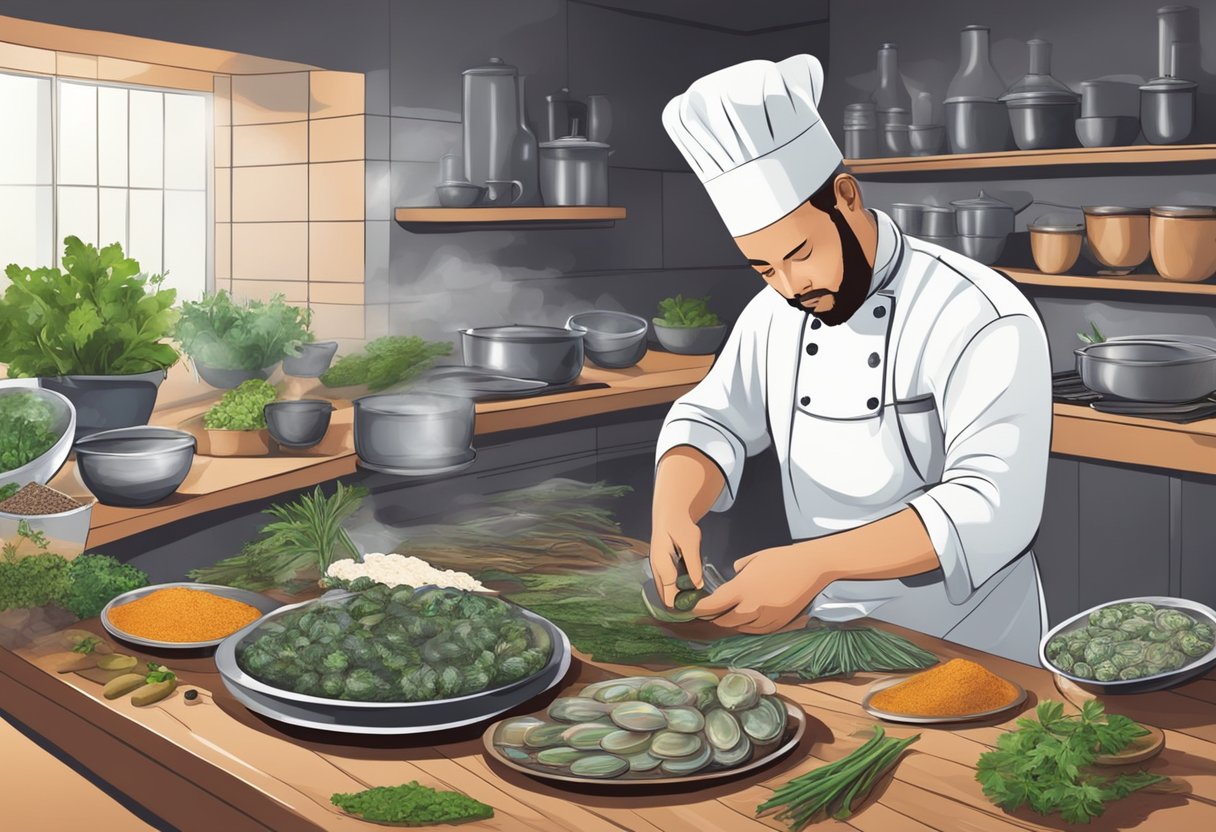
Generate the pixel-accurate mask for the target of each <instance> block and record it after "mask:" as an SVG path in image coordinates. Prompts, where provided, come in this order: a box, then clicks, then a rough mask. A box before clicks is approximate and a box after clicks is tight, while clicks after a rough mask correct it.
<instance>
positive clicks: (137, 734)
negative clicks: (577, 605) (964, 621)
mask: <svg viewBox="0 0 1216 832" xmlns="http://www.w3.org/2000/svg"><path fill="white" fill-rule="evenodd" d="M85 626H90V627H92V628H94V629H95V628H96V626H97V622H96V621H92V622H89V623H88V624H86V625H85ZM880 626H883V627H887V625H880ZM889 629H892V630H896V631H898V632H901V633H902V634H904V635H905V636H908V637H909V638H911V639H912V640H913V641H914V642H916V643H918V644H920V645H922V646H924V647H925V648H927V649H930V650H932V651H933V652H935V653H937V654H938V655H939V656H940V657H941V658H943V659H949V658H953V657H966V658H971V659H975V660H978V661H982V662H983V663H984V664H985V665H986V666H987V667H988V668H989V669H991V670H993V671H994V672H996V673H999V674H1002V675H1004V676H1006V677H1007V678H1010V679H1013V680H1015V681H1017V682H1018V683H1019V684H1021V685H1022V686H1023V687H1025V688H1026V689H1027V690H1028V691H1029V692H1030V698H1029V700H1028V702H1027V704H1026V706H1025V709H1026V710H1027V711H1029V710H1031V709H1033V707H1034V705H1035V704H1037V703H1038V702H1040V701H1042V700H1044V699H1048V698H1050V699H1056V700H1061V699H1062V697H1061V695H1060V694H1059V692H1058V691H1057V690H1056V689H1055V687H1054V684H1053V678H1052V676H1051V675H1050V674H1049V673H1047V672H1046V671H1044V670H1042V669H1039V668H1033V667H1029V666H1026V665H1022V664H1018V663H1016V662H1012V661H1008V660H1005V659H999V658H995V657H992V656H988V655H985V654H983V653H980V652H979V651H976V650H971V649H968V648H964V647H960V646H957V645H953V644H949V643H947V642H943V641H940V640H938V639H935V638H932V637H929V636H924V635H920V634H917V633H911V632H908V631H904V630H900V629H899V628H894V627H891V628H889ZM580 658H581V657H580ZM27 659H28V660H27ZM162 660H163V661H168V663H169V664H170V665H171V666H172V667H173V668H174V669H176V670H178V671H179V674H180V676H181V678H182V681H183V683H184V685H186V686H191V687H197V688H199V689H200V692H201V696H200V697H199V698H198V699H197V700H196V701H195V702H194V703H188V702H186V701H185V699H184V698H183V697H182V695H181V690H182V689H181V688H179V692H177V693H175V694H174V695H173V696H172V697H170V698H169V699H167V700H165V701H164V702H163V703H159V704H157V705H154V706H150V707H147V708H143V709H137V708H135V707H134V706H132V705H131V704H130V703H129V702H128V701H126V700H125V699H120V700H116V701H113V702H110V701H107V700H105V699H103V698H102V696H101V685H99V684H97V683H94V682H92V681H89V680H87V679H84V678H82V677H80V676H77V675H75V674H67V675H57V674H54V673H52V672H51V671H50V670H47V669H44V668H42V667H41V666H39V665H38V664H37V662H38V661H40V660H39V659H37V658H33V657H30V656H29V654H27V653H25V652H24V651H18V652H16V653H14V652H10V651H7V650H0V701H3V702H4V703H5V705H4V706H5V709H6V710H7V711H9V712H10V713H12V714H13V716H14V717H15V718H17V719H19V720H21V721H22V722H24V723H25V724H27V725H29V726H30V727H31V728H33V729H34V730H35V731H37V732H39V733H41V734H43V735H44V736H45V737H47V739H49V740H50V741H51V742H53V743H56V744H58V745H59V746H61V747H62V748H64V750H65V751H67V752H68V753H69V754H71V755H73V756H74V757H75V758H76V759H78V760H79V761H80V762H81V763H82V764H84V765H85V766H87V767H88V768H90V769H92V770H93V771H95V772H97V773H98V774H99V775H100V776H101V777H103V778H104V779H106V780H107V781H109V782H110V784H111V785H113V786H114V787H115V788H117V789H118V790H120V791H122V792H125V793H127V794H130V795H131V796H132V797H133V798H134V799H135V800H136V801H138V802H139V803H141V804H142V805H144V806H146V807H147V808H148V809H149V810H150V811H152V812H154V813H155V814H156V815H158V816H159V817H161V818H163V819H164V820H165V821H167V822H169V823H171V824H173V825H174V826H176V827H178V828H181V829H183V830H194V829H200V830H212V829H216V828H224V829H225V830H229V832H239V831H240V830H270V829H273V830H276V832H279V831H280V830H297V829H298V830H320V829H326V830H345V829H350V830H356V829H369V828H372V827H369V826H367V825H366V824H364V823H362V822H360V821H357V820H353V819H350V818H347V817H344V816H342V815H339V814H338V813H337V811H336V809H335V808H334V807H333V806H332V805H330V803H329V796H330V795H331V794H332V793H334V792H339V791H347V792H349V791H357V790H359V789H363V788H367V787H369V786H373V785H395V784H399V783H402V782H408V781H410V780H417V781H418V782H420V783H422V784H424V785H429V786H432V787H435V788H440V789H456V790H460V791H462V792H464V793H466V794H468V795H470V796H471V797H474V798H476V799H478V800H481V801H483V802H485V803H488V804H490V805H491V806H493V807H494V810H495V817H494V818H493V819H492V820H490V821H486V822H483V823H479V824H471V825H469V826H468V828H469V829H486V830H570V831H571V832H589V830H605V831H607V830H621V829H627V830H645V832H657V830H663V832H708V830H722V832H727V830H729V831H730V832H736V830H757V831H759V830H763V829H766V828H771V829H783V828H784V827H783V826H782V825H781V824H779V823H777V822H775V821H773V820H772V819H771V818H762V819H759V820H757V819H756V818H755V817H754V815H755V808H756V806H757V805H759V804H760V803H761V802H762V801H763V800H765V799H766V798H767V797H768V796H769V794H771V792H772V790H773V789H774V788H775V787H776V786H777V785H779V784H781V783H783V782H785V781H786V780H788V779H789V778H791V777H793V776H796V775H798V774H802V773H804V772H806V771H808V770H810V769H813V768H815V767H817V766H819V765H821V764H823V763H824V762H826V761H831V760H835V759H839V758H840V757H842V756H844V755H845V754H847V753H848V752H850V751H852V750H853V749H855V748H857V747H858V746H859V745H860V744H861V743H862V742H864V740H865V739H866V738H867V737H868V736H869V734H870V732H871V727H872V726H873V725H874V724H875V722H876V720H875V719H874V718H872V717H870V716H869V715H867V714H866V713H865V712H863V711H862V710H861V708H860V705H859V703H860V701H861V698H862V696H863V695H864V693H865V692H866V690H867V688H868V687H869V686H870V684H871V683H872V682H873V681H874V680H875V679H877V678H880V676H879V675H877V674H862V675H859V676H858V677H856V678H854V679H851V680H829V681H823V682H816V683H806V684H798V685H794V684H781V685H779V688H780V692H781V693H782V694H783V695H784V696H786V697H789V698H790V699H792V700H793V701H795V702H797V703H798V704H800V705H801V706H802V707H803V708H804V709H805V711H806V713H807V715H808V717H809V719H808V730H807V736H806V737H805V738H804V740H803V742H802V743H801V744H800V745H799V747H798V748H796V749H795V750H794V751H793V753H792V754H790V755H789V756H788V757H787V758H785V759H784V760H782V761H780V762H778V763H775V764H774V765H772V766H771V767H768V768H766V769H764V770H762V771H760V772H757V773H755V774H753V775H751V776H747V777H743V778H741V779H738V780H734V781H730V782H726V783H722V784H718V785H713V786H710V787H708V788H702V789H686V790H682V791H676V792H660V793H655V792H654V791H653V790H652V791H650V792H648V793H639V794H634V795H629V796H622V795H613V794H611V793H606V792H598V793H597V792H588V791H567V790H563V789H559V788H556V787H554V786H552V785H546V784H543V783H541V782H540V781H536V780H533V779H531V778H529V777H527V776H524V775H521V774H518V773H516V772H513V771H510V770H508V769H506V768H503V767H502V766H500V765H498V764H497V763H494V762H490V761H488V760H487V759H486V758H485V756H484V755H483V753H482V749H481V742H480V735H481V730H482V729H481V728H478V727H471V728H469V729H464V730H460V731H455V732H448V733H445V734H443V735H441V736H420V737H402V738H386V737H366V738H357V739H352V738H350V737H347V736H345V735H323V734H321V733H319V732H310V731H305V730H302V729H293V728H290V727H287V726H281V725H279V724H277V723H272V722H269V721H265V720H262V719H260V718H258V717H256V716H254V715H252V714H251V713H250V712H248V711H247V710H245V709H244V708H243V707H241V706H240V705H239V704H237V703H236V702H235V701H234V700H232V698H231V697H230V695H229V694H228V693H227V691H226V689H224V687H223V686H222V683H221V682H220V680H219V678H218V674H217V673H216V671H215V669H214V664H213V663H212V661H211V660H210V659H208V658H198V659H181V660H169V659H162ZM637 670H638V669H636V668H631V667H622V666H596V665H595V664H594V663H591V662H588V661H586V660H585V659H584V660H583V661H576V662H575V664H574V667H573V668H572V670H571V673H570V674H569V675H568V676H567V678H566V679H565V680H564V681H563V683H562V686H561V687H563V688H564V687H569V686H570V685H572V684H574V683H575V682H582V681H590V680H592V679H598V678H604V677H605V676H606V675H612V674H622V675H624V674H632V673H634V672H637ZM542 704H543V702H542ZM1107 704H1108V707H1110V708H1111V709H1112V710H1114V711H1117V712H1119V713H1125V714H1127V715H1129V716H1131V717H1132V718H1134V719H1137V720H1139V721H1142V722H1145V723H1148V724H1151V725H1155V726H1157V727H1160V728H1162V729H1164V731H1165V735H1166V748H1165V750H1164V752H1162V754H1161V755H1160V756H1159V757H1157V758H1155V759H1153V760H1152V761H1150V762H1149V763H1147V764H1146V767H1147V768H1148V769H1149V770H1150V771H1153V772H1158V773H1161V774H1165V775H1168V776H1169V777H1171V778H1174V781H1175V783H1174V785H1173V787H1172V788H1171V789H1170V790H1168V791H1163V792H1158V793H1144V792H1142V793H1136V794H1134V795H1132V796H1131V797H1129V798H1127V799H1125V800H1122V801H1119V802H1117V803H1114V804H1112V805H1111V806H1110V807H1109V808H1108V809H1107V811H1106V814H1105V815H1104V816H1103V817H1102V818H1101V820H1099V821H1096V822H1095V823H1094V824H1093V826H1094V828H1095V829H1128V828H1132V827H1134V828H1136V829H1137V830H1142V831H1143V832H1156V830H1161V831H1162V832H1174V830H1179V829H1203V828H1211V826H1212V824H1214V823H1216V725H1214V724H1213V722H1214V720H1213V717H1214V716H1216V676H1209V677H1207V678H1204V679H1200V680H1197V681H1193V682H1191V683H1189V684H1186V685H1183V686H1181V687H1179V688H1176V689H1174V690H1172V691H1168V692H1159V693H1152V694H1142V695H1136V696H1122V697H1109V698H1108V701H1107ZM533 707H536V706H535V705H533ZM1013 725H1014V717H1013V716H1010V717H1009V718H1008V719H1005V720H1003V721H1001V722H999V723H979V724H974V725H963V726H951V727H949V728H932V727H923V726H922V727H916V726H901V725H894V724H892V725H888V726H886V727H887V730H888V732H889V733H890V734H891V735H893V736H897V737H903V736H908V735H910V734H914V733H920V734H921V735H922V736H921V739H920V741H919V742H918V743H916V744H915V745H914V746H912V748H911V750H910V752H909V753H908V754H907V755H906V756H905V757H904V758H903V759H902V760H901V761H900V762H899V764H898V766H897V767H896V769H895V772H894V776H893V777H888V778H887V779H886V781H885V782H884V783H882V784H880V785H879V786H878V788H877V790H876V793H875V796H874V797H872V798H871V799H870V800H868V801H867V802H866V804H864V805H863V806H862V808H861V810H860V811H859V812H858V813H857V814H855V815H854V816H853V817H852V818H850V819H849V820H848V822H840V821H826V822H824V823H823V824H822V826H823V827H833V828H841V829H857V830H881V832H895V830H934V829H936V830H943V832H954V830H959V829H971V830H990V832H999V830H1006V829H1008V830H1026V829H1031V830H1045V829H1059V828H1061V826H1060V825H1059V820H1058V817H1054V818H1052V819H1044V818H1039V817H1038V816H1035V815H1033V814H1031V813H1029V812H1028V811H1026V810H1021V811H1019V812H1017V813H1016V814H1013V815H1007V814H1005V813H1004V812H1002V811H1001V810H1000V809H997V808H996V807H994V806H993V805H992V804H991V803H989V802H988V801H987V800H986V799H985V798H984V797H983V795H982V793H981V791H980V786H979V784H978V783H977V782H976V781H975V778H974V774H975V762H976V760H977V759H978V757H979V755H980V754H981V753H982V752H984V751H986V750H988V749H989V748H992V747H993V746H994V745H995V743H996V740H997V738H998V737H1000V736H1001V734H1002V733H1003V732H1005V731H1008V730H1010V728H1011V727H1013ZM58 797H61V796H55V795H46V796H45V798H44V801H45V802H46V805H47V806H48V812H53V801H54V799H57V798H58ZM817 828H819V827H817Z"/></svg>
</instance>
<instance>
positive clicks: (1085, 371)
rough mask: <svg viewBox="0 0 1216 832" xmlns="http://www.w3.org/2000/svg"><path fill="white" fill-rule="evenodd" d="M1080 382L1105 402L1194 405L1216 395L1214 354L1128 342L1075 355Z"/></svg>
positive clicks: (1175, 344)
mask: <svg viewBox="0 0 1216 832" xmlns="http://www.w3.org/2000/svg"><path fill="white" fill-rule="evenodd" d="M1074 353H1075V354H1076V356H1077V372H1078V373H1080V375H1081V382H1082V383H1083V384H1084V385H1085V386H1086V387H1088V388H1089V389H1090V390H1093V391H1094V392H1095V393H1101V394H1103V395H1106V396H1114V397H1116V398H1120V399H1130V400H1132V401H1141V402H1191V401H1195V400H1196V399H1201V398H1203V397H1204V396H1207V395H1208V394H1210V393H1211V392H1212V391H1214V390H1216V350H1212V349H1209V348H1208V347H1205V346H1202V345H1199V344H1191V343H1187V342H1185V341H1156V340H1149V339H1137V340H1133V339H1126V340H1117V341H1105V342H1102V343H1099V344H1089V345H1087V346H1084V347H1081V348H1079V349H1077V350H1074Z"/></svg>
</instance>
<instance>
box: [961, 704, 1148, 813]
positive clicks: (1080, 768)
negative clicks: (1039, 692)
mask: <svg viewBox="0 0 1216 832" xmlns="http://www.w3.org/2000/svg"><path fill="white" fill-rule="evenodd" d="M1035 713H1036V716H1038V721H1037V722H1036V721H1035V720H1033V719H1027V718H1022V719H1019V720H1018V722H1017V725H1018V727H1017V729H1016V730H1014V731H1010V732H1009V733H1007V734H1004V735H1002V736H1001V737H1000V739H998V740H997V745H996V750H995V751H987V752H985V753H984V754H982V755H981V756H980V759H979V763H978V764H977V765H976V773H975V779H976V780H978V781H979V782H980V784H981V785H982V786H983V788H984V795H985V796H986V797H987V798H988V799H989V800H991V801H992V802H993V803H994V804H996V805H997V806H999V807H1001V808H1002V809H1004V810H1005V811H1007V812H1012V811H1014V810H1015V809H1017V808H1018V807H1020V806H1022V805H1023V804H1026V805H1029V806H1030V808H1031V809H1033V810H1034V811H1035V812H1037V813H1038V814H1040V815H1050V814H1052V813H1053V812H1059V814H1060V817H1061V819H1063V820H1064V822H1065V823H1088V822H1089V821H1090V819H1092V818H1095V817H1098V816H1099V815H1101V814H1102V812H1103V811H1105V809H1106V804H1107V803H1110V802H1111V801H1113V800H1120V799H1122V798H1124V797H1127V796H1128V795H1129V794H1131V793H1132V792H1134V791H1136V790H1137V789H1143V788H1146V787H1147V786H1152V785H1155V784H1157V783H1161V782H1164V781H1165V780H1167V779H1168V778H1165V777H1162V776H1160V775H1157V774H1150V773H1148V772H1147V771H1143V770H1141V771H1138V772H1136V773H1135V774H1120V775H1118V776H1117V777H1103V776H1100V775H1098V774H1095V773H1093V772H1092V770H1090V768H1089V767H1090V766H1091V765H1092V764H1093V762H1094V759H1095V758H1096V757H1097V755H1098V754H1114V753H1117V752H1119V751H1121V750H1122V749H1124V748H1125V747H1127V745H1128V744H1129V743H1130V742H1131V741H1132V740H1134V739H1136V738H1138V737H1143V736H1145V735H1146V734H1147V733H1148V731H1147V730H1146V729H1145V728H1143V727H1142V726H1140V725H1137V724H1136V723H1135V722H1134V721H1132V720H1131V719H1129V718H1127V717H1125V716H1122V715H1120V714H1106V713H1105V712H1104V709H1103V706H1102V703H1101V702H1099V701H1097V700H1090V701H1088V702H1086V703H1085V705H1084V706H1083V707H1082V708H1081V713H1080V715H1079V716H1065V715H1064V705H1063V704H1062V703H1060V702H1053V701H1051V700H1048V701H1045V702H1042V703H1040V704H1039V707H1038V708H1037V709H1036V712H1035Z"/></svg>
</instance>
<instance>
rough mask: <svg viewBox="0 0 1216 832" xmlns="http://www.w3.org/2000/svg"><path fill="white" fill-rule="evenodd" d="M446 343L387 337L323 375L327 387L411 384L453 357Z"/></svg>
mask: <svg viewBox="0 0 1216 832" xmlns="http://www.w3.org/2000/svg"><path fill="white" fill-rule="evenodd" d="M451 352H452V345H451V344H449V343H447V342H446V341H424V340H423V339H421V338H419V337H417V336H416V335H386V336H384V337H382V338H377V339H376V340H374V341H372V342H370V343H369V344H368V345H367V346H366V347H365V348H364V350H363V352H361V353H356V354H354V355H345V356H343V357H341V358H339V359H338V360H337V361H336V362H334V365H333V366H332V367H330V368H329V369H328V370H326V371H325V372H324V373H323V374H322V375H321V383H322V384H324V385H325V386H326V387H349V386H352V385H367V389H369V390H371V391H372V392H376V391H378V390H385V389H387V388H389V387H392V386H393V385H396V384H401V383H402V382H406V381H409V380H410V379H412V378H414V377H415V376H417V375H418V374H419V373H421V372H422V371H423V370H426V369H427V368H429V367H430V366H431V364H433V363H434V361H435V359H436V358H439V357H440V356H443V355H450V354H451Z"/></svg>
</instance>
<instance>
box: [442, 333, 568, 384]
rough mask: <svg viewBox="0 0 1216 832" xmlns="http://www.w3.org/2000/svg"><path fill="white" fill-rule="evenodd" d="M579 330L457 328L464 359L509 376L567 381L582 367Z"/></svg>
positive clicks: (468, 363)
mask: <svg viewBox="0 0 1216 832" xmlns="http://www.w3.org/2000/svg"><path fill="white" fill-rule="evenodd" d="M585 334H586V333H584V332H583V331H581V330H578V331H576V330H572V329H566V328H564V327H555V326H523V325H521V324H511V325H509V326H483V327H476V328H473V329H462V330H461V331H460V340H461V346H462V347H463V351H464V363H465V366H467V367H477V368H479V369H482V370H490V371H492V372H494V373H497V374H499V375H504V376H511V377H513V378H534V379H537V380H538V381H544V382H547V383H549V384H569V383H570V382H572V381H574V380H575V379H576V378H578V374H579V373H581V372H582V370H583V348H584V347H583V338H584V336H585Z"/></svg>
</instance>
